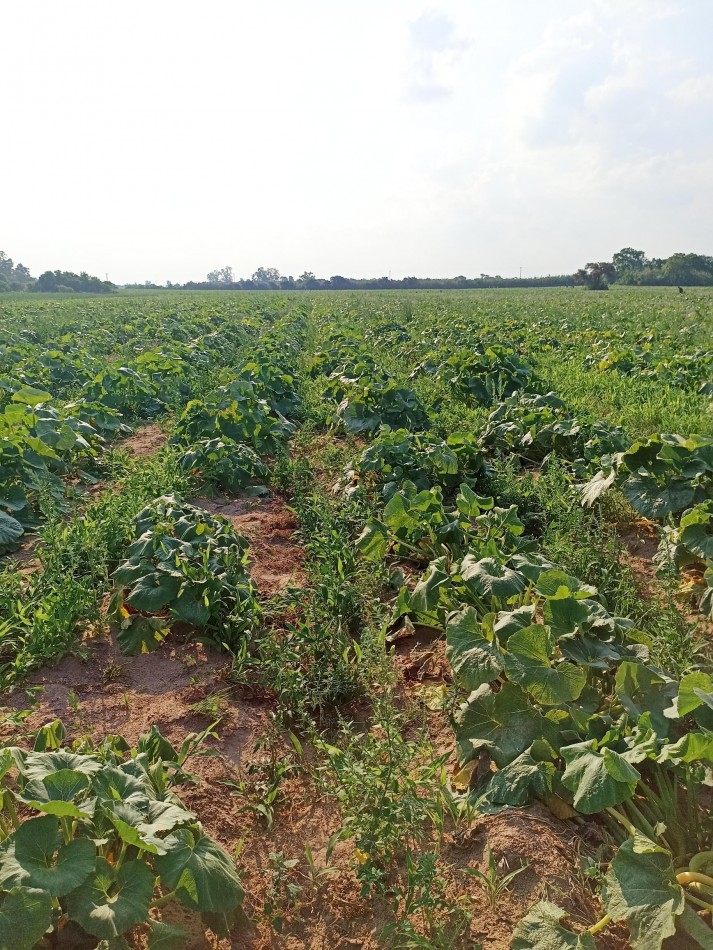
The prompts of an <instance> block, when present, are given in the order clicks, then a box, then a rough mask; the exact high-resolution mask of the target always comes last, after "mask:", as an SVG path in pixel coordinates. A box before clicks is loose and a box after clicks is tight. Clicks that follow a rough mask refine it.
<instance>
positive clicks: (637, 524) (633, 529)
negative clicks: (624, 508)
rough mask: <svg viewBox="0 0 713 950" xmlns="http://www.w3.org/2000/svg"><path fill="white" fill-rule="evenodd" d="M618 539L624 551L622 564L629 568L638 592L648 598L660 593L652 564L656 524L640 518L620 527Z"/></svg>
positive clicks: (657, 541) (654, 552) (656, 537)
mask: <svg viewBox="0 0 713 950" xmlns="http://www.w3.org/2000/svg"><path fill="white" fill-rule="evenodd" d="M619 538H620V540H621V543H622V545H623V546H624V548H625V551H624V552H623V554H622V557H623V559H624V562H625V563H626V564H627V565H628V566H629V567H630V568H631V571H632V573H633V575H634V580H635V582H636V585H637V587H638V588H639V592H640V593H641V594H642V595H643V596H645V597H648V598H653V597H655V596H657V594H658V593H660V592H659V591H658V590H657V581H656V565H655V564H654V562H653V558H654V555H655V554H656V552H657V550H658V546H659V535H658V531H657V528H656V524H655V523H654V522H653V521H647V520H646V519H644V518H640V519H638V520H636V521H632V522H631V523H630V524H627V525H621V527H620V531H619Z"/></svg>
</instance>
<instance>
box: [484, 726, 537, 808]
mask: <svg viewBox="0 0 713 950" xmlns="http://www.w3.org/2000/svg"><path fill="white" fill-rule="evenodd" d="M548 748H549V747H548V746H547V744H546V743H544V742H542V741H539V742H533V744H532V745H531V746H530V748H529V749H528V750H527V751H526V752H523V753H522V755H519V756H518V757H517V758H516V759H514V760H513V761H512V762H511V763H510V764H509V765H506V766H505V768H504V769H500V770H499V771H498V772H496V773H495V774H494V775H493V777H492V779H491V780H490V782H489V783H488V786H487V788H486V789H485V791H484V792H483V794H482V795H481V797H480V798H479V799H478V805H479V809H480V810H487V809H486V808H485V806H496V807H497V806H505V805H507V806H509V807H511V808H518V807H520V806H522V805H527V804H529V803H530V802H531V801H532V799H533V798H540V799H544V798H547V797H548V796H549V795H551V794H552V789H553V781H554V776H555V766H554V763H553V762H552V759H551V750H550V756H549V757H548V756H547V755H546V754H545V755H544V757H540V756H541V753H542V752H544V750H545V749H548Z"/></svg>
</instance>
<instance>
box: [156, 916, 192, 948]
mask: <svg viewBox="0 0 713 950" xmlns="http://www.w3.org/2000/svg"><path fill="white" fill-rule="evenodd" d="M187 944H188V934H187V933H186V931H185V930H184V929H183V927H177V926H176V925H175V924H165V923H163V921H161V920H152V921H151V933H150V934H149V942H148V950H185V947H186V946H187Z"/></svg>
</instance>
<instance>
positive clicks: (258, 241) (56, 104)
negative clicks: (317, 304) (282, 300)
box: [0, 0, 713, 283]
mask: <svg viewBox="0 0 713 950" xmlns="http://www.w3.org/2000/svg"><path fill="white" fill-rule="evenodd" d="M712 53H713V2H711V0H582V2H580V3H573V2H571V0H537V2H532V0H494V2H491V0H441V2H438V0H436V2H435V3H433V4H428V3H421V2H419V0H299V2H297V0H260V2H259V3H258V2H247V0H202V2H200V3H197V2H195V0H191V2H185V0H150V2H147V0H123V2H121V3H119V2H111V0H103V2H97V0H62V2H58V0H5V2H3V3H2V11H1V13H0V88H1V89H2V91H3V95H2V110H1V112H0V115H1V116H2V148H0V181H1V182H2V191H1V192H0V195H1V198H0V249H3V250H5V251H6V252H7V253H8V254H10V255H11V256H12V257H13V258H14V259H15V261H18V260H19V261H22V262H24V263H25V264H27V265H28V266H29V267H30V269H31V271H32V273H33V274H35V275H36V274H38V273H40V272H41V271H43V270H45V269H48V268H51V269H55V268H62V269H67V270H77V271H78V270H88V271H90V272H91V273H96V274H99V275H100V276H102V277H103V276H104V274H105V273H108V274H109V277H110V279H112V280H114V281H117V282H124V281H132V280H146V279H150V280H155V281H157V282H161V283H163V282H164V281H166V280H167V279H170V280H174V281H183V280H187V279H198V280H200V279H203V278H204V276H205V274H206V272H207V271H208V270H211V269H213V268H215V267H220V266H223V265H226V264H229V265H231V266H232V267H233V268H234V270H235V273H236V274H237V275H240V276H249V275H250V274H251V273H252V272H253V271H254V270H255V269H256V268H257V267H259V266H265V267H277V268H278V269H279V270H280V271H281V272H282V273H283V274H293V275H295V276H297V275H299V274H300V273H302V272H303V271H305V270H312V271H314V272H315V273H316V274H318V275H319V276H324V277H329V276H331V275H333V274H343V275H348V276H380V275H384V274H387V273H388V272H389V271H391V274H392V276H393V277H402V276H406V275H418V276H425V275H431V276H455V275H458V274H465V275H466V276H477V275H478V274H480V273H488V274H502V275H513V274H517V273H519V268H520V267H522V269H523V274H524V275H531V274H546V273H561V272H571V271H573V270H575V269H576V268H578V267H579V266H581V265H582V264H583V263H585V262H586V261H590V260H601V259H610V258H611V255H612V253H613V252H614V251H616V250H618V249H619V248H621V247H622V246H625V245H633V246H634V247H639V248H643V249H644V250H645V251H647V252H648V253H649V255H651V256H662V257H663V256H667V255H669V254H671V253H672V252H674V251H678V250H684V251H685V250H695V251H699V252H702V253H713V55H712Z"/></svg>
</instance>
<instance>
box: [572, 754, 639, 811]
mask: <svg viewBox="0 0 713 950" xmlns="http://www.w3.org/2000/svg"><path fill="white" fill-rule="evenodd" d="M560 754H561V756H562V758H563V759H564V760H565V762H566V763H567V767H566V769H565V771H564V775H563V776H562V784H563V785H564V787H565V788H568V789H569V790H570V791H571V792H573V793H574V807H575V808H576V809H577V811H581V812H583V813H584V814H585V815H594V814H596V813H597V812H600V811H603V810H604V809H605V808H610V807H611V806H612V805H618V804H619V803H620V802H623V801H626V800H627V799H628V798H631V796H632V795H633V794H634V789H635V788H636V784H637V782H638V780H639V778H640V775H639V773H638V772H637V771H636V769H635V768H634V767H633V766H631V765H629V763H628V762H626V761H625V760H624V759H623V758H622V756H620V755H619V754H618V753H617V752H614V751H612V750H611V749H607V748H605V749H604V750H603V752H599V751H597V750H595V748H594V742H578V743H576V744H575V745H569V746H563V747H562V748H561V749H560Z"/></svg>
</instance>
